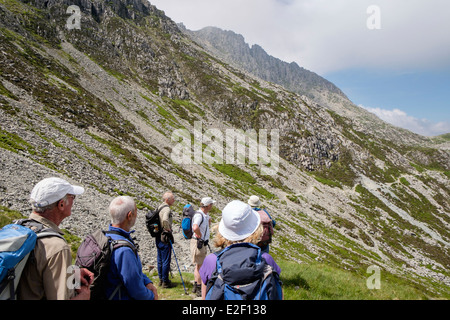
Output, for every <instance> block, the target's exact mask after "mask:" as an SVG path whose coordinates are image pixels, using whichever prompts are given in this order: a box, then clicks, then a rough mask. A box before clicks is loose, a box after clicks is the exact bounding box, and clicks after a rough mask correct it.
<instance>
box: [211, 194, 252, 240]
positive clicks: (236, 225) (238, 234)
mask: <svg viewBox="0 0 450 320" xmlns="http://www.w3.org/2000/svg"><path fill="white" fill-rule="evenodd" d="M260 223H261V218H260V217H259V214H258V213H257V212H256V211H254V210H253V209H252V208H251V207H250V206H249V205H248V204H246V203H244V202H242V201H239V200H233V201H231V202H230V203H228V204H227V205H226V206H225V208H223V210H222V220H220V223H219V232H220V234H221V235H222V236H223V237H224V238H225V239H228V240H230V241H238V240H244V239H245V238H247V237H248V236H250V235H251V234H252V233H253V232H255V231H256V229H257V228H258V226H259V224H260Z"/></svg>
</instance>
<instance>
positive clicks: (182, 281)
mask: <svg viewBox="0 0 450 320" xmlns="http://www.w3.org/2000/svg"><path fill="white" fill-rule="evenodd" d="M169 242H170V246H171V247H172V251H173V256H174V258H175V262H176V263H177V267H178V272H179V273H180V278H181V283H183V288H184V293H185V294H186V295H187V294H188V293H187V290H186V286H185V285H184V280H183V276H182V275H181V270H180V266H179V265H178V260H177V255H176V254H175V249H174V248H173V244H172V241H170V240H169Z"/></svg>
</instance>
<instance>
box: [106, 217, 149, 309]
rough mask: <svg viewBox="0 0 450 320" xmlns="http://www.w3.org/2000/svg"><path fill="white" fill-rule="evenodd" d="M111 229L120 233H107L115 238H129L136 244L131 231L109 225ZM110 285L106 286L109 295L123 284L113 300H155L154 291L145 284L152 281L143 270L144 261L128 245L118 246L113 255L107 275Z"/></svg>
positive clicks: (128, 239) (129, 240)
mask: <svg viewBox="0 0 450 320" xmlns="http://www.w3.org/2000/svg"><path fill="white" fill-rule="evenodd" d="M109 231H118V232H120V235H118V234H114V233H110V234H108V232H107V233H106V234H107V236H110V237H111V238H112V239H113V240H123V239H125V240H127V241H128V242H130V243H131V244H133V245H135V244H134V242H133V240H132V239H131V233H133V232H134V230H133V231H131V232H127V231H125V230H123V229H120V228H115V227H113V226H111V225H110V226H109ZM107 280H108V285H107V287H106V296H107V297H109V296H110V295H111V294H112V293H113V292H114V289H115V288H116V287H117V285H118V284H119V283H122V284H123V286H122V287H121V288H120V292H117V293H116V294H115V296H114V297H113V300H132V299H134V300H154V298H155V296H154V294H153V292H152V291H150V290H149V289H147V288H146V287H145V286H146V285H147V284H149V283H151V282H152V281H151V280H150V279H149V278H148V277H147V276H146V275H145V274H144V273H143V272H142V263H141V259H140V258H139V255H137V254H135V253H134V252H133V250H132V249H131V248H129V247H127V246H123V247H120V248H117V249H116V250H114V251H113V254H112V256H111V268H110V270H109V272H108V275H107ZM119 295H120V298H119Z"/></svg>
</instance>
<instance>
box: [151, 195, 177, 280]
mask: <svg viewBox="0 0 450 320" xmlns="http://www.w3.org/2000/svg"><path fill="white" fill-rule="evenodd" d="M162 200H163V203H162V204H161V205H160V206H159V207H158V211H159V221H160V223H161V228H162V232H161V235H160V236H157V237H156V238H155V244H156V250H157V262H158V265H157V267H158V276H159V285H160V286H162V287H163V288H171V287H173V284H172V282H171V281H170V279H169V272H170V263H171V261H172V250H171V249H172V244H173V235H172V216H173V214H172V210H171V209H170V207H171V206H172V205H173V204H174V203H175V197H174V196H173V193H172V192H170V191H167V192H165V193H164V194H163V196H162ZM170 242H172V243H170Z"/></svg>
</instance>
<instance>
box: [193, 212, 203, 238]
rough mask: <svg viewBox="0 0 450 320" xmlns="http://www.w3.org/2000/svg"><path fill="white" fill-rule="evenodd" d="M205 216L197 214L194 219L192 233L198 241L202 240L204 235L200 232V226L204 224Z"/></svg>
mask: <svg viewBox="0 0 450 320" xmlns="http://www.w3.org/2000/svg"><path fill="white" fill-rule="evenodd" d="M202 221H203V216H202V214H201V213H196V214H195V215H194V217H193V218H192V231H193V232H194V235H195V237H196V238H197V239H201V238H202V233H201V231H200V225H201V224H202Z"/></svg>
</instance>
